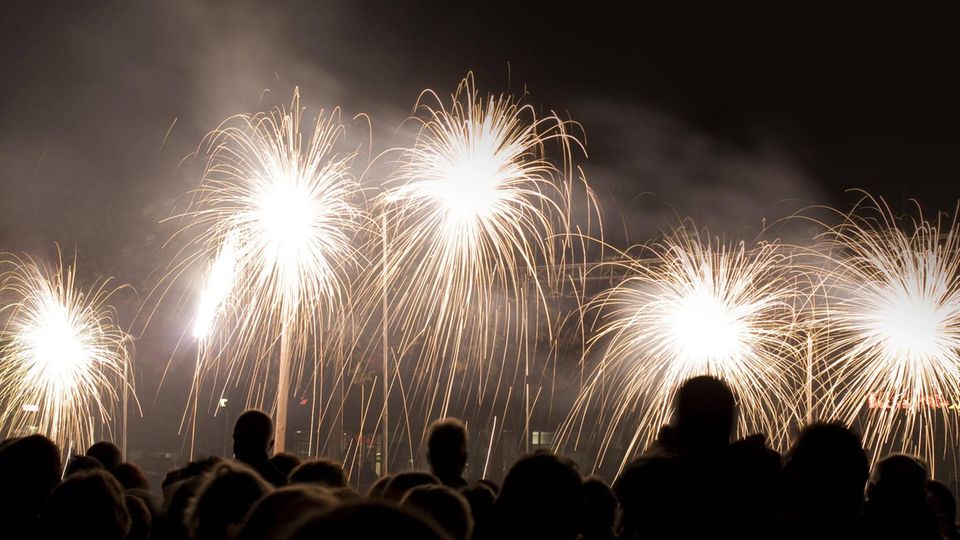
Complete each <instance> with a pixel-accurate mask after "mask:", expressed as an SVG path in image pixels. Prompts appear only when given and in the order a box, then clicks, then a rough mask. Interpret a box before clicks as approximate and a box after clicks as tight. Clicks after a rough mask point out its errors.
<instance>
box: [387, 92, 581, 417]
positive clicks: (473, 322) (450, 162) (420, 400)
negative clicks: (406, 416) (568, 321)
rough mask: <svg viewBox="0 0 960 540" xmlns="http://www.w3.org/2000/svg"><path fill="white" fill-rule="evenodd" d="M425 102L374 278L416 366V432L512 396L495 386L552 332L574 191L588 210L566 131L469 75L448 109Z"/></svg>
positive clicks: (391, 203) (393, 182)
mask: <svg viewBox="0 0 960 540" xmlns="http://www.w3.org/2000/svg"><path fill="white" fill-rule="evenodd" d="M424 96H425V97H427V98H430V100H431V101H434V102H435V103H438V104H439V105H436V106H431V105H428V104H425V103H424V101H423V100H421V102H420V103H419V106H418V111H420V112H422V113H424V117H422V118H418V120H419V121H420V122H422V123H421V128H420V131H419V134H418V136H417V140H416V143H415V144H414V145H413V147H412V148H410V149H408V150H406V151H405V152H404V154H403V157H402V160H401V162H400V165H399V167H398V170H397V173H396V174H395V175H394V176H393V177H392V178H391V179H390V180H389V181H388V182H387V184H386V189H385V191H384V192H383V194H382V196H381V197H379V198H378V200H377V205H378V206H377V209H378V211H379V212H381V213H383V214H384V215H385V216H386V219H385V222H386V231H385V233H384V234H386V235H387V239H388V240H387V247H386V249H387V250H388V254H389V257H388V262H387V263H386V265H387V266H386V268H385V269H384V268H382V267H377V268H375V269H374V271H376V272H384V271H385V272H386V275H387V276H388V279H389V283H387V284H386V287H387V290H388V291H390V294H391V298H390V313H391V316H390V319H389V326H390V328H391V334H395V335H397V336H398V338H399V342H398V343H397V344H396V349H397V350H400V351H404V353H409V356H413V357H414V359H413V362H414V363H415V368H414V369H413V370H412V373H413V378H414V379H413V380H411V381H410V382H409V383H408V385H409V387H410V389H411V391H410V395H409V396H408V399H409V400H410V401H411V403H415V404H416V406H415V407H413V408H414V409H415V410H421V411H423V419H422V420H423V422H424V424H425V423H427V422H429V420H431V419H432V418H434V417H436V416H440V417H442V416H447V415H449V414H463V413H464V412H465V411H466V410H467V409H469V407H471V403H472V404H473V406H475V407H476V409H477V412H479V411H480V409H481V408H483V409H485V410H487V411H488V412H491V413H492V411H494V410H495V408H496V407H498V405H497V402H498V400H500V399H503V397H504V396H503V395H502V394H508V393H507V392H502V394H501V389H502V385H501V384H500V383H503V384H513V383H514V382H515V381H516V379H517V376H518V374H525V373H529V372H530V370H531V369H532V368H531V366H530V362H531V359H533V358H535V357H536V350H535V349H536V346H537V344H536V343H537V341H538V339H539V338H541V337H542V336H541V333H542V332H546V333H547V334H552V332H553V327H552V326H553V322H552V320H553V317H554V316H555V315H554V314H553V313H551V312H550V311H551V306H550V305H549V295H550V294H551V291H552V290H554V289H556V288H557V287H558V286H560V285H562V284H563V283H564V277H565V275H566V268H567V266H568V265H569V264H570V260H569V259H570V257H571V255H570V252H571V251H572V244H573V242H572V240H571V239H572V238H573V236H574V235H573V233H574V232H576V231H575V226H574V225H573V221H574V218H573V214H574V202H573V193H574V192H575V191H577V190H578V189H580V188H582V190H583V192H584V194H585V195H584V198H585V201H586V202H585V205H586V206H588V207H591V205H593V206H592V207H591V208H592V210H595V208H596V206H595V201H594V199H593V194H592V192H591V191H590V189H589V187H587V186H586V184H585V183H581V182H579V181H575V180H574V179H573V176H574V175H573V170H572V167H571V166H570V163H571V147H572V146H578V145H579V142H578V141H577V140H576V139H575V138H574V137H573V136H572V135H571V134H570V133H568V128H569V127H570V124H569V122H565V121H563V120H561V119H560V118H558V117H557V116H556V115H549V116H544V117H539V116H538V115H537V114H536V112H535V111H534V109H533V108H532V107H531V106H529V105H520V104H519V103H517V101H515V100H514V99H513V98H512V97H509V96H504V95H500V96H492V95H491V96H487V97H483V96H481V95H479V94H478V92H477V91H476V89H475V86H474V83H473V78H472V75H468V76H467V78H466V79H464V80H463V82H462V83H461V84H460V85H459V87H458V88H457V90H456V92H455V93H454V94H453V96H452V101H451V104H450V105H449V107H448V106H445V105H444V104H443V103H442V101H441V100H440V99H439V97H438V96H436V95H435V94H433V93H432V92H425V93H424ZM548 144H549V145H555V146H556V147H557V148H558V149H559V155H560V157H561V159H562V164H560V165H557V164H556V163H555V162H554V161H551V160H550V159H548V157H547V150H546V146H547V145H548ZM592 210H588V211H587V213H588V214H590V212H591V211H592ZM379 276H380V274H377V277H378V278H379ZM370 281H371V282H373V280H370ZM380 294H382V292H381V291H377V292H376V293H375V294H373V295H372V296H374V297H376V298H379V295H380ZM544 328H545V330H544ZM511 347H513V349H512V350H511ZM397 371H399V369H398V370H397ZM511 371H512V373H511ZM534 382H536V381H534ZM457 407H463V410H458V409H457ZM498 414H499V413H498ZM492 417H493V416H492V414H490V418H492ZM503 420H504V418H502V417H501V423H500V424H501V426H502V425H503V424H504V422H502V421H503Z"/></svg>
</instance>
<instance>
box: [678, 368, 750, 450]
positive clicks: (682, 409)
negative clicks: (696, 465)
mask: <svg viewBox="0 0 960 540" xmlns="http://www.w3.org/2000/svg"><path fill="white" fill-rule="evenodd" d="M735 415H736V402H735V401H734V397H733V392H731V391H730V388H729V387H728V386H727V385H726V383H724V382H723V381H721V380H719V379H717V378H715V377H707V376H701V377H694V378H692V379H690V380H688V381H686V382H685V383H683V385H682V386H681V387H680V390H679V391H678V392H677V396H676V401H675V408H674V413H673V424H672V427H673V433H674V434H675V440H674V442H673V444H675V445H676V447H677V448H676V449H678V450H680V451H683V452H714V451H717V450H722V449H724V448H725V447H726V446H727V445H728V444H730V436H731V434H732V433H733V426H734V419H735Z"/></svg>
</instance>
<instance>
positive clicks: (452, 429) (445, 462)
mask: <svg viewBox="0 0 960 540" xmlns="http://www.w3.org/2000/svg"><path fill="white" fill-rule="evenodd" d="M427 461H428V462H429V463H430V469H431V471H432V472H433V474H435V475H437V477H438V478H440V479H441V481H444V483H448V482H450V481H455V480H454V479H459V478H460V476H461V475H462V474H463V470H464V468H465V467H466V466H467V427H466V426H465V425H463V422H461V421H460V420H457V419H456V418H444V419H442V420H437V421H436V422H434V423H433V424H431V425H430V431H429V434H428V435H427ZM454 487H460V486H454Z"/></svg>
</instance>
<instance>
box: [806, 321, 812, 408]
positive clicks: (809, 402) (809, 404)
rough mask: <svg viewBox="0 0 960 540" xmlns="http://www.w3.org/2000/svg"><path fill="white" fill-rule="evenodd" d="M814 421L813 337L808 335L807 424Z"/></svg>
mask: <svg viewBox="0 0 960 540" xmlns="http://www.w3.org/2000/svg"><path fill="white" fill-rule="evenodd" d="M812 423H813V337H812V336H807V425H808V426H809V425H810V424H812Z"/></svg>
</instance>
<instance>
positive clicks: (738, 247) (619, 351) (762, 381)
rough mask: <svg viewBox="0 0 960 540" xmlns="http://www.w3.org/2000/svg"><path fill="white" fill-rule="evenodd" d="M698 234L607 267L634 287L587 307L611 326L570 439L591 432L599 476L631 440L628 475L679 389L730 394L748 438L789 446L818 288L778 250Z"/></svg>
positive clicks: (604, 329) (566, 428)
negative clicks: (807, 306) (690, 382)
mask: <svg viewBox="0 0 960 540" xmlns="http://www.w3.org/2000/svg"><path fill="white" fill-rule="evenodd" d="M691 231H693V232H691ZM695 231H696V229H695V228H694V227H693V225H692V224H690V223H686V224H684V225H683V226H681V227H679V228H677V229H676V230H675V231H674V232H673V233H672V234H670V235H668V236H667V237H666V239H665V240H663V241H661V242H659V243H654V244H652V245H650V246H642V248H641V249H642V253H643V254H644V255H645V256H646V257H647V258H645V259H640V258H636V257H633V256H630V255H628V254H624V260H623V261H620V262H616V263H607V265H610V264H615V265H617V266H619V267H620V268H619V269H620V270H621V271H624V272H626V274H627V277H626V278H624V279H623V280H622V281H621V282H620V283H618V284H616V285H614V286H613V287H611V288H610V289H608V290H606V291H604V292H602V293H600V294H599V295H598V296H596V297H595V298H594V299H592V300H591V301H590V302H589V303H588V304H587V306H585V311H586V312H587V313H591V312H592V313H593V314H594V316H595V317H596V324H598V325H599V327H598V328H597V329H596V333H595V334H594V335H593V337H592V338H591V342H590V347H589V350H588V356H589V355H590V354H592V353H594V352H598V353H599V354H600V361H599V363H598V364H597V365H596V367H595V368H594V370H593V372H592V375H591V377H590V379H589V380H588V381H587V382H586V384H585V385H584V387H583V389H582V391H581V394H580V396H579V397H578V398H577V401H576V402H575V404H574V407H573V409H572V411H571V413H570V415H569V416H568V418H567V420H566V421H565V422H564V424H563V426H562V428H561V431H560V434H559V438H560V441H561V444H563V443H564V442H565V441H572V442H573V443H574V444H575V445H579V444H583V443H584V442H587V441H581V440H580V438H581V436H582V432H583V430H584V429H586V430H587V434H586V437H587V438H589V439H590V441H589V443H592V444H596V447H597V448H598V454H597V458H596V466H597V467H600V466H601V465H602V464H603V462H604V460H605V459H606V458H607V455H608V453H609V452H610V451H611V449H612V447H614V446H615V444H616V443H615V441H616V440H617V438H618V437H620V436H621V435H622V434H624V433H625V434H626V435H627V439H626V444H625V450H624V454H623V455H622V456H616V457H617V458H619V459H620V462H619V469H618V470H622V468H623V466H624V465H625V464H626V463H627V462H628V461H629V460H630V459H632V458H633V456H634V455H635V453H636V452H638V451H641V450H643V449H644V448H645V447H646V446H647V445H648V444H649V443H651V442H652V441H653V440H654V439H655V438H656V435H657V432H658V430H659V428H660V426H661V425H663V424H666V423H668V421H669V419H670V414H671V409H672V404H673V400H674V396H675V393H676V391H677V389H678V387H679V386H680V385H681V384H682V383H683V382H684V381H685V380H687V379H689V378H691V377H695V376H698V375H714V376H717V377H720V378H721V379H723V380H724V381H726V382H727V384H729V385H730V387H731V389H732V390H733V391H734V393H735V395H736V396H737V399H738V403H739V409H740V410H739V420H738V422H739V425H738V431H739V432H740V433H741V434H744V433H753V432H757V431H760V432H764V433H767V434H768V435H769V436H770V437H771V438H772V439H773V441H774V443H775V444H776V443H779V442H782V440H783V438H784V437H785V435H786V428H787V425H788V424H789V423H790V422H791V420H792V419H793V416H794V414H795V413H796V411H795V408H794V407H793V405H792V402H793V401H794V399H793V398H794V397H795V392H796V381H797V375H798V374H797V373H796V372H795V371H796V367H795V366H796V364H797V363H798V360H799V358H800V355H801V354H802V351H801V349H802V343H803V339H802V337H801V336H800V335H799V332H798V320H799V319H798V312H799V309H798V308H799V306H802V305H804V297H805V296H806V294H807V291H808V289H809V288H808V287H805V286H804V285H803V283H804V280H803V277H802V275H800V274H799V273H797V272H795V271H794V270H793V269H791V266H790V260H789V257H788V256H787V255H785V253H784V248H783V247H782V246H781V245H780V244H778V243H766V242H761V243H758V244H757V245H755V246H753V247H752V249H749V250H748V249H747V247H746V245H745V244H744V243H743V242H740V243H737V244H725V243H723V242H721V241H720V240H719V239H713V240H711V239H709V238H707V237H701V235H700V234H699V233H697V232H695ZM601 266H603V265H601Z"/></svg>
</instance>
